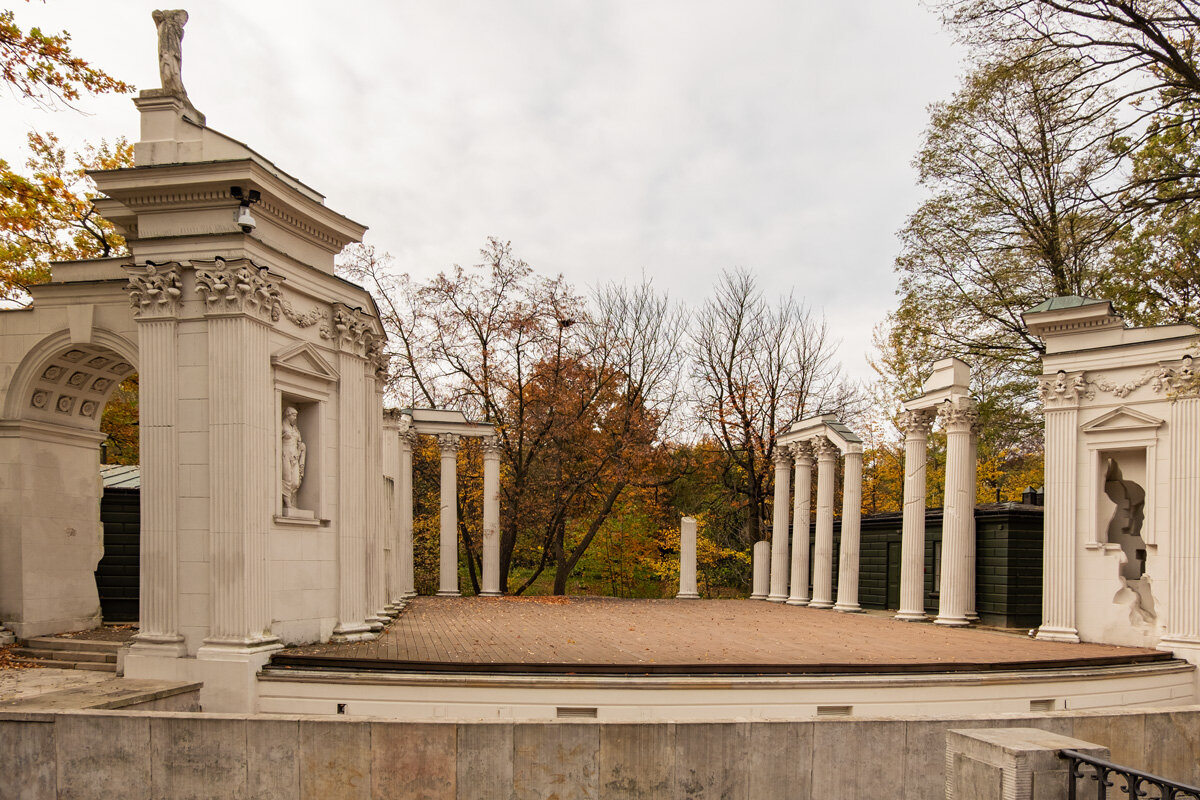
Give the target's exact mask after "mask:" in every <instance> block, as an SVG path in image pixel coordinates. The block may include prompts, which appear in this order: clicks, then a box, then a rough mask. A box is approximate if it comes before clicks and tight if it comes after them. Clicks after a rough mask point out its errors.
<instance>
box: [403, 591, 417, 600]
mask: <svg viewBox="0 0 1200 800" xmlns="http://www.w3.org/2000/svg"><path fill="white" fill-rule="evenodd" d="M416 596H417V593H416V592H414V591H413V590H412V589H409V590H408V591H407V592H405V593H404V595H403V597H404V599H405V600H412V599H413V598H414V597H416Z"/></svg>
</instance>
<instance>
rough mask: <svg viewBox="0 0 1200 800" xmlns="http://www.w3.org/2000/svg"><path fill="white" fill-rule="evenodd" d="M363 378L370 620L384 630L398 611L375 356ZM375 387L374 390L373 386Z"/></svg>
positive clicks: (376, 627)
mask: <svg viewBox="0 0 1200 800" xmlns="http://www.w3.org/2000/svg"><path fill="white" fill-rule="evenodd" d="M365 367H366V370H365V372H364V375H363V382H364V383H366V384H367V386H368V387H369V388H368V390H367V391H366V392H365V393H364V394H365V400H366V403H367V407H366V409H365V410H364V414H365V418H366V421H367V425H366V448H367V452H366V473H367V474H366V488H367V531H366V533H367V561H366V564H365V567H366V570H367V624H369V625H370V626H371V629H372V630H376V631H378V630H383V626H384V625H386V624H387V623H388V622H390V621H391V618H392V616H394V614H389V613H388V608H387V605H388V599H387V581H386V570H385V566H384V541H383V537H384V530H385V526H384V519H383V382H382V381H380V380H379V374H378V366H377V364H376V362H375V361H374V360H372V359H370V358H369V359H368V360H367V361H366V363H365ZM372 388H373V389H374V391H371V389H372Z"/></svg>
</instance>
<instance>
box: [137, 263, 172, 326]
mask: <svg viewBox="0 0 1200 800" xmlns="http://www.w3.org/2000/svg"><path fill="white" fill-rule="evenodd" d="M125 291H127V292H129V302H130V304H131V305H132V306H133V309H134V316H136V317H170V316H174V315H176V314H178V313H179V304H180V302H181V301H182V299H183V281H182V279H181V278H180V276H179V267H178V266H172V267H160V266H156V265H154V264H150V263H147V264H146V271H145V272H144V273H142V274H140V275H136V274H135V275H130V277H129V283H128V284H126V286H125Z"/></svg>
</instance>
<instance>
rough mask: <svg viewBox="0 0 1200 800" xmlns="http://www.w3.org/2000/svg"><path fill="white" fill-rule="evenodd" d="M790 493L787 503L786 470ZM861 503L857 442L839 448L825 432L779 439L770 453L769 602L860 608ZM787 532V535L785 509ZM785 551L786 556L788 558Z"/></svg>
mask: <svg viewBox="0 0 1200 800" xmlns="http://www.w3.org/2000/svg"><path fill="white" fill-rule="evenodd" d="M839 455H840V456H842V459H843V461H844V465H843V481H842V482H843V489H842V537H841V547H840V550H839V561H838V593H837V598H836V600H835V598H834V596H833V519H834V513H833V507H834V488H835V483H836V481H837V462H838V457H839ZM814 462H815V464H816V471H817V504H816V531H815V541H814V546H813V555H812V562H813V563H812V564H811V569H812V595H811V597H810V596H809V591H808V588H809V568H810V564H809V555H808V553H809V547H808V545H809V524H810V520H811V497H812V494H811V493H812V471H813V464H814ZM793 469H794V470H795V473H796V491H795V499H794V501H793V502H792V503H790V504H789V502H788V500H789V497H788V496H789V494H790V492H791V482H792V481H791V477H792V471H793ZM861 505H862V445H861V444H859V443H857V442H849V443H846V444H845V445H844V446H843V448H839V447H838V445H836V444H834V442H833V441H831V440H830V438H829V437H827V436H823V435H820V436H815V437H812V438H811V439H807V440H804V441H798V442H794V443H791V444H790V445H789V444H780V445H778V449H777V450H776V454H775V505H774V516H773V521H772V532H771V588H770V593H769V594H768V595H767V597H766V599H767V600H768V601H770V602H774V603H784V602H786V603H788V604H789V605H797V606H809V607H810V608H833V609H834V610H835V611H846V612H853V611H861V610H862V608H861V606H860V605H859V602H858V570H859V539H860V527H861ZM789 507H790V508H791V513H792V519H791V523H792V524H791V529H792V537H791V542H790V547H789V541H788V510H789ZM789 551H790V559H789Z"/></svg>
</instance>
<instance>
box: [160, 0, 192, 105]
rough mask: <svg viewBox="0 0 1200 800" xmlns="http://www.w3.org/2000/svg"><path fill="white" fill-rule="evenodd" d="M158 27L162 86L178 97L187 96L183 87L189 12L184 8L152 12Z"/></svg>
mask: <svg viewBox="0 0 1200 800" xmlns="http://www.w3.org/2000/svg"><path fill="white" fill-rule="evenodd" d="M151 17H152V18H153V19H154V24H155V25H156V26H157V27H158V76H159V79H160V80H161V81H162V88H163V90H164V91H166V92H167V93H169V94H173V95H175V96H176V97H187V90H186V89H184V88H183V26H184V25H186V24H187V21H188V13H187V12H186V11H184V10H183V9H181V8H180V9H173V10H169V11H155V12H154V13H153V14H151Z"/></svg>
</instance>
